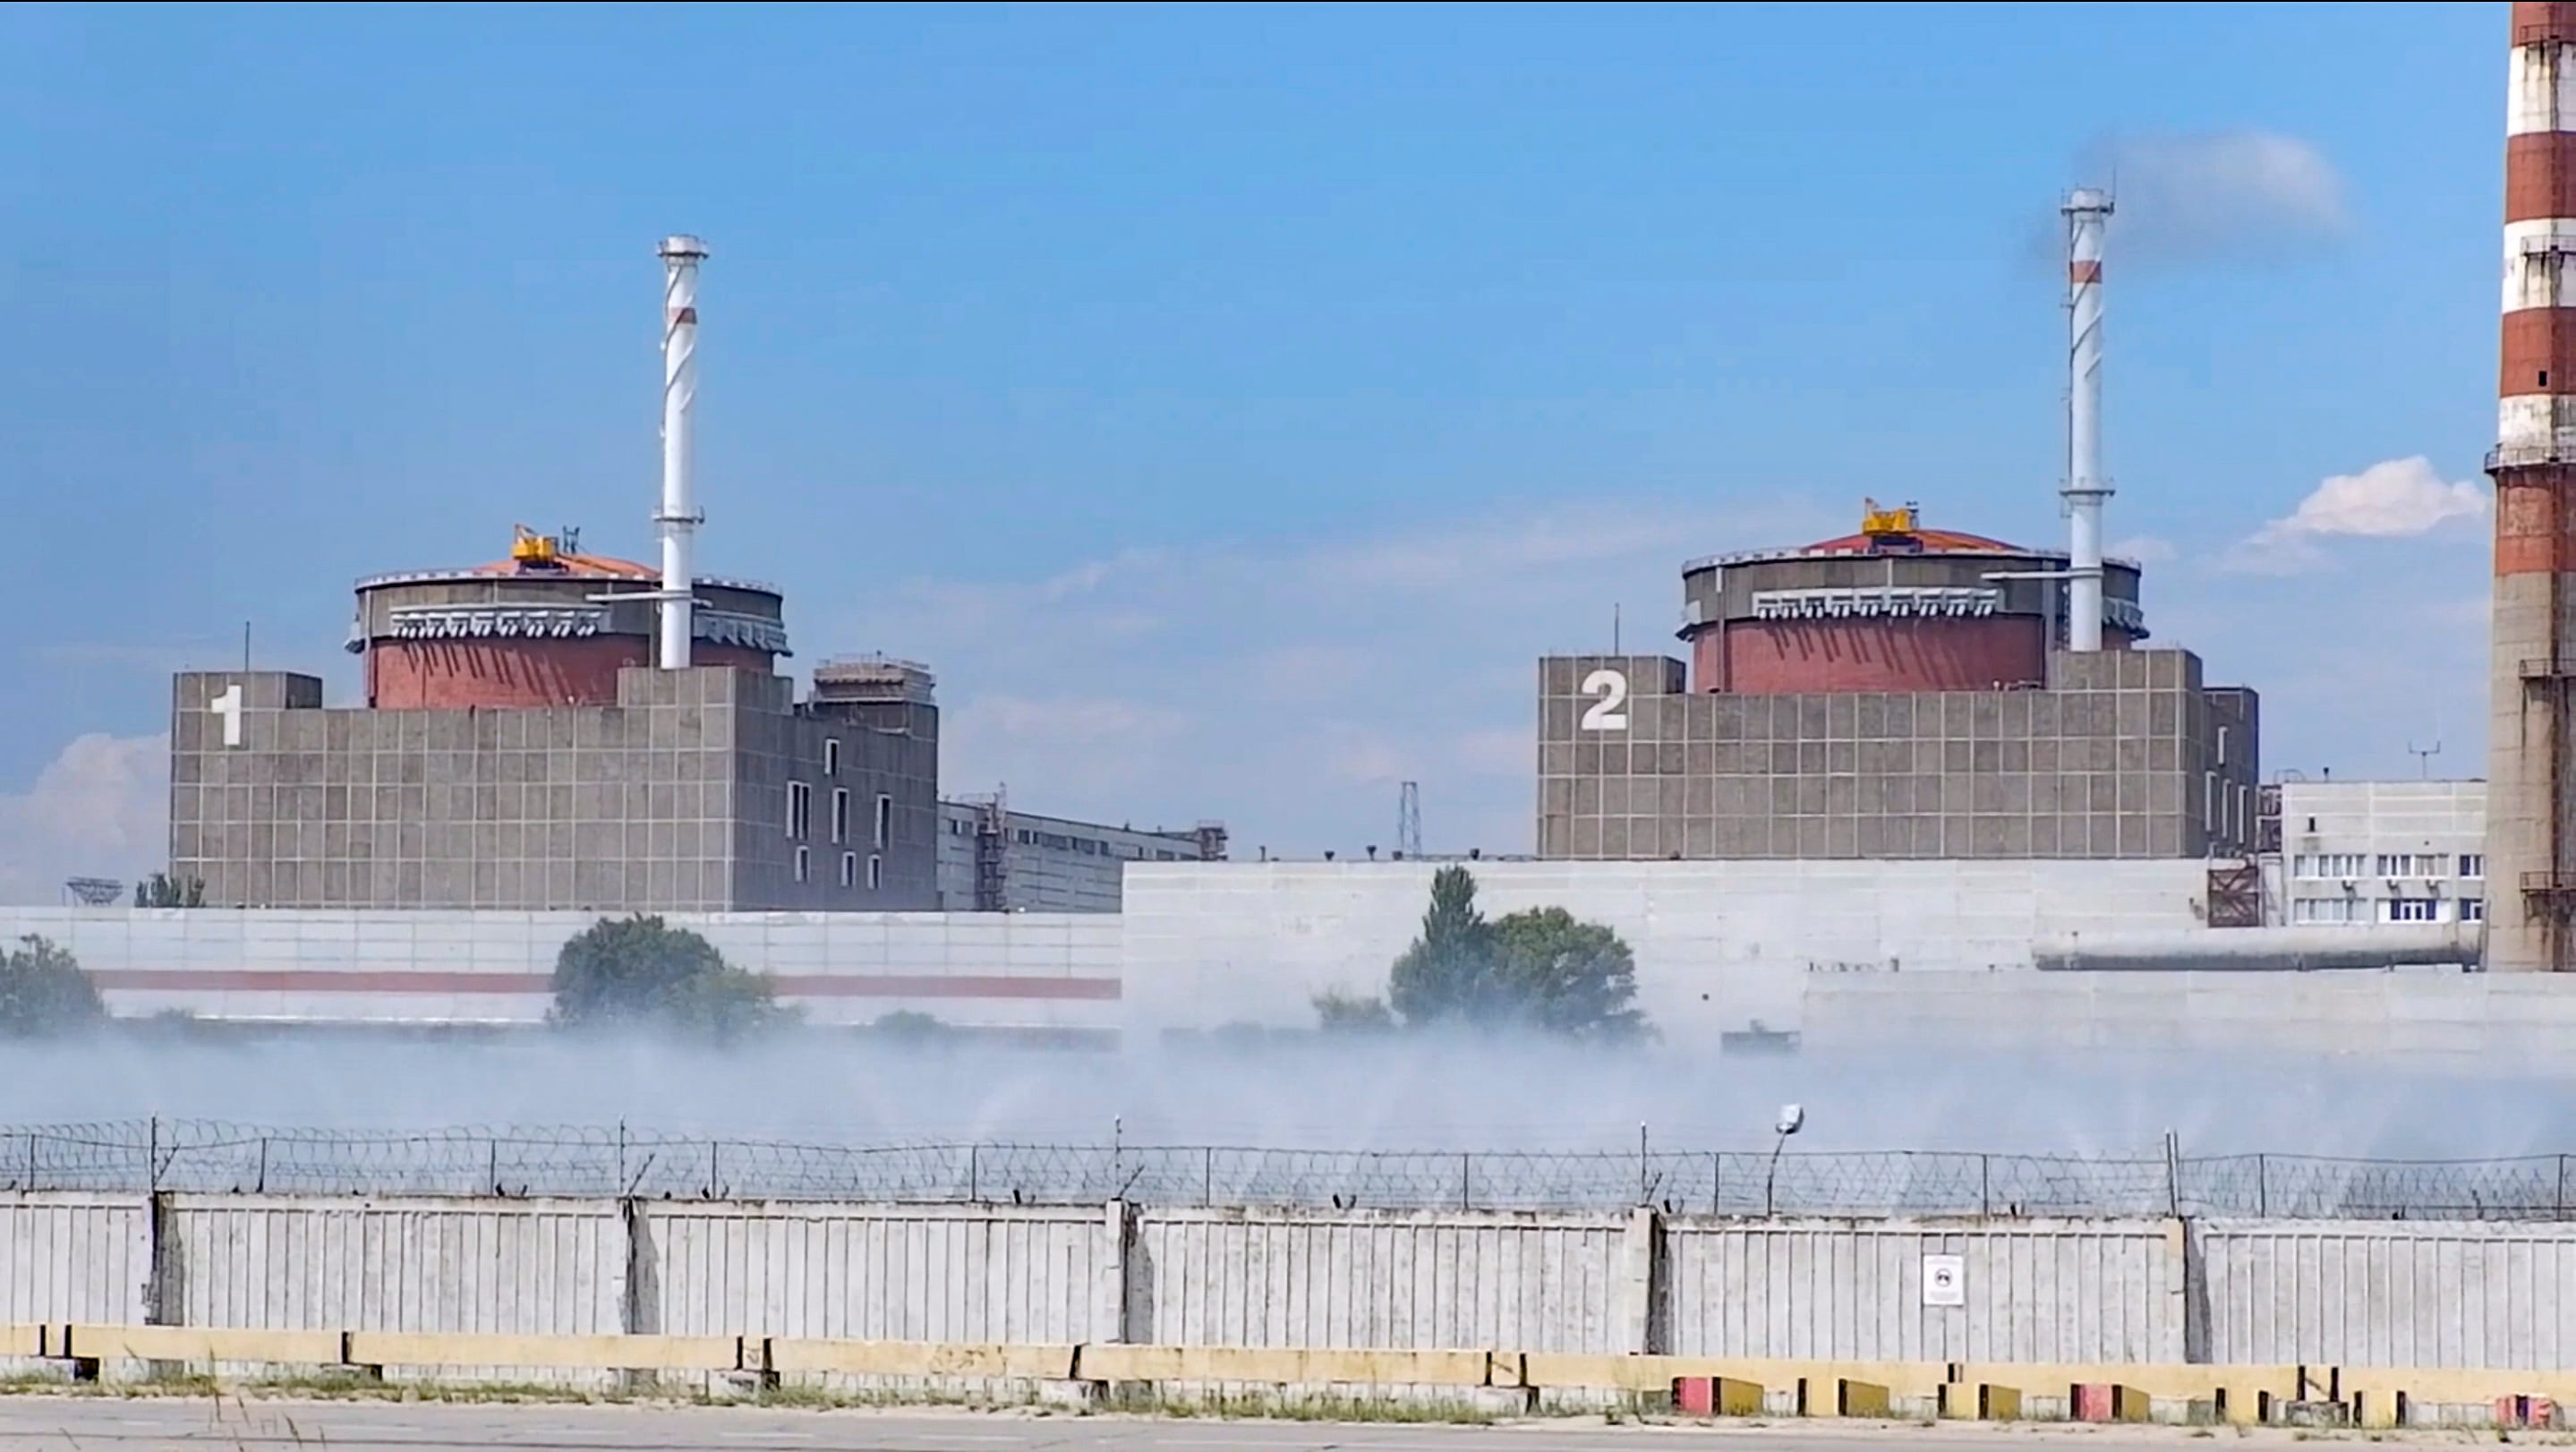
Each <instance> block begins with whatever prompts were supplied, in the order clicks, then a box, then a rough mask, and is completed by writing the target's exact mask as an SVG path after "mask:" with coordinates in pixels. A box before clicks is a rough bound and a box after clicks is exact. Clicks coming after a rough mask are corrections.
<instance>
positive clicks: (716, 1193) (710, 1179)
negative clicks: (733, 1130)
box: [707, 1139, 724, 1200]
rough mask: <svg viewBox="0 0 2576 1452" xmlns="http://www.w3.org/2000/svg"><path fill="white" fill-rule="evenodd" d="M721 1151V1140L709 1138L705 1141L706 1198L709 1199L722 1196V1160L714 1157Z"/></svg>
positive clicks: (717, 1198) (722, 1144) (716, 1198)
mask: <svg viewBox="0 0 2576 1452" xmlns="http://www.w3.org/2000/svg"><path fill="white" fill-rule="evenodd" d="M723 1152H724V1141H723V1140H720V1139H711V1140H708V1141H707V1198H708V1199H710V1200H720V1199H722V1198H724V1174H723V1161H721V1160H719V1159H717V1158H716V1156H718V1155H719V1154H722V1153H723Z"/></svg>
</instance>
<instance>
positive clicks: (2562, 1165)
mask: <svg viewBox="0 0 2576 1452" xmlns="http://www.w3.org/2000/svg"><path fill="white" fill-rule="evenodd" d="M35 1163H36V1160H35V1155H34V1152H33V1151H32V1150H31V1151H30V1152H29V1154H28V1156H27V1165H28V1170H27V1178H28V1180H29V1182H30V1183H32V1182H33V1181H34V1180H35V1176H36V1172H35ZM2557 1214H2558V1218H2559V1219H2561V1220H2564V1219H2566V1218H2567V1156H2565V1155H2560V1156H2559V1157H2558V1204H2557Z"/></svg>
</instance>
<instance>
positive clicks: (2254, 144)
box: [2084, 131, 2351, 276]
mask: <svg viewBox="0 0 2576 1452" xmlns="http://www.w3.org/2000/svg"><path fill="white" fill-rule="evenodd" d="M2084 168H2085V174H2086V175H2087V176H2091V177H2097V178H2100V179H2101V180H2102V181H2104V182H2106V183H2108V184H2111V185H2112V186H2114V187H2115V188H2116V192H2115V194H2114V201H2115V202H2116V204H2117V206H2118V208H2119V210H2118V211H2117V212H2116V213H2115V214H2114V215H2113V218H2112V222H2111V226H2112V229H2113V230H2112V234H2111V244H2110V245H2111V248H2112V257H2113V261H2112V264H2111V265H2112V268H2113V273H2114V275H2115V276H2116V275H2117V270H2118V269H2119V267H2120V266H2122V265H2123V264H2124V263H2126V262H2127V261H2129V260H2131V259H2135V260H2139V261H2144V262H2151V263H2152V262H2165V261H2199V260H2210V259H2224V258H2248V257H2278V256H2286V255H2290V254H2291V253H2293V252H2294V251H2295V250H2296V249H2299V248H2305V247H2313V246H2315V245H2316V244H2318V243H2320V242H2324V241H2329V240H2332V239H2334V238H2337V237H2340V236H2342V235H2343V234H2344V233H2345V232H2347V231H2348V230H2350V227H2351V216H2350V214H2349V212H2348V211H2347V210H2346V208H2345V203H2344V183H2343V177H2342V176H2341V175H2340V174H2339V173H2338V172H2337V171H2336V170H2335V167H2334V163H2332V162H2330V161H2328V160H2327V159H2326V157H2325V154H2324V153H2323V152H2320V151H2319V150H2317V148H2316V147H2315V146H2313V145H2311V144H2310V143H2308V142H2305V141H2302V140H2300V139H2299V138H2297V137H2295V136H2283V135H2280V134H2278V133H2276V132H2269V131H2224V132H2211V133H2202V134H2198V135H2162V136H2158V135H2135V136H2123V137H2114V138H2112V139H2110V140H2108V141H2105V142H2102V143H2100V144H2098V145H2096V146H2095V147H2093V148H2092V149H2091V151H2090V153H2089V155H2088V156H2087V157H2086V159H2085V163H2084Z"/></svg>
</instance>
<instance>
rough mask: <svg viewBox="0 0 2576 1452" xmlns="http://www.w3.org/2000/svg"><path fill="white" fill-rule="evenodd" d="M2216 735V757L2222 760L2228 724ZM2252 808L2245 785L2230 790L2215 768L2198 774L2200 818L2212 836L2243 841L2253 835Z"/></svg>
mask: <svg viewBox="0 0 2576 1452" xmlns="http://www.w3.org/2000/svg"><path fill="white" fill-rule="evenodd" d="M2218 735H2219V747H2218V759H2219V761H2221V762H2222V763H2223V762H2225V761H2226V760H2227V745H2226V738H2227V728H2226V727H2224V726H2221V727H2220V728H2218ZM2251 810H2252V807H2251V798H2250V797H2249V796H2248V795H2247V793H2246V790H2245V788H2244V787H2242V786H2239V787H2237V788H2236V789H2235V790H2233V791H2230V790H2228V788H2227V787H2226V786H2225V785H2224V784H2222V783H2221V782H2220V781H2219V779H2218V773H2217V772H2214V771H2205V772H2202V773H2201V774H2200V820H2201V822H2202V824H2203V825H2204V826H2205V827H2207V828H2208V830H2209V834H2210V835H2211V836H2213V837H2216V838H2217V839H2218V840H2220V841H2222V842H2242V841H2244V840H2245V839H2246V838H2248V837H2250V836H2252V835H2253V833H2252V831H2251V830H2250V823H2251V822H2252V821H2253V818H2252V817H2251V816H2250V815H2248V813H2249V812H2250V811H2251Z"/></svg>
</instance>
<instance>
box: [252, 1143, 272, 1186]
mask: <svg viewBox="0 0 2576 1452" xmlns="http://www.w3.org/2000/svg"><path fill="white" fill-rule="evenodd" d="M252 1193H253V1194H258V1195H265V1194H267V1193H268V1136H267V1135H264V1134H263V1135H261V1136H260V1137H259V1186H258V1188H257V1189H255V1190H254V1191H252Z"/></svg>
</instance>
